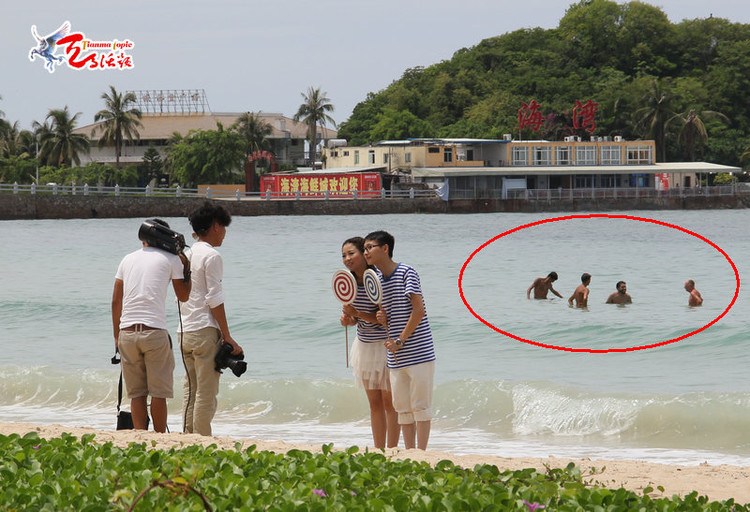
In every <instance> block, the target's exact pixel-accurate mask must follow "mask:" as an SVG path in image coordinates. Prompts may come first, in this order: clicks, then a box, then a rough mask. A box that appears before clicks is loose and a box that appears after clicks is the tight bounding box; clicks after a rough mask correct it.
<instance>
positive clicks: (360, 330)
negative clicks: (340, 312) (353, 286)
mask: <svg viewBox="0 0 750 512" xmlns="http://www.w3.org/2000/svg"><path fill="white" fill-rule="evenodd" d="M352 306H354V309H356V310H357V311H362V312H363V313H375V312H376V311H377V310H378V306H377V304H373V303H372V302H370V298H369V297H368V296H367V293H366V292H365V287H364V286H362V285H359V286H357V296H356V297H355V298H354V302H352ZM357 338H358V339H359V341H361V342H363V343H374V342H376V341H383V340H384V339H385V338H386V334H385V328H384V327H383V326H382V325H380V324H371V323H370V322H366V321H364V320H362V319H361V318H357Z"/></svg>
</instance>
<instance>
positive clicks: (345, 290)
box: [331, 270, 357, 368]
mask: <svg viewBox="0 0 750 512" xmlns="http://www.w3.org/2000/svg"><path fill="white" fill-rule="evenodd" d="M331 286H332V287H333V294H334V295H335V296H336V298H337V299H338V300H339V301H340V302H341V303H342V304H351V303H352V302H354V298H355V297H356V296H357V280H356V279H355V278H354V276H353V275H352V273H351V272H349V271H348V270H337V271H336V272H334V273H333V279H331ZM344 335H345V339H346V367H347V368H349V329H348V328H347V327H344Z"/></svg>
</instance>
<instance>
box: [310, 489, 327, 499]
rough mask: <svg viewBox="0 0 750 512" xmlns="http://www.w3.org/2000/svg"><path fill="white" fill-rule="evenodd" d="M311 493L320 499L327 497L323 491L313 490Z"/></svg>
mask: <svg viewBox="0 0 750 512" xmlns="http://www.w3.org/2000/svg"><path fill="white" fill-rule="evenodd" d="M312 492H313V494H317V495H318V496H320V497H321V498H327V497H328V495H327V494H326V492H325V491H324V490H323V489H313V490H312Z"/></svg>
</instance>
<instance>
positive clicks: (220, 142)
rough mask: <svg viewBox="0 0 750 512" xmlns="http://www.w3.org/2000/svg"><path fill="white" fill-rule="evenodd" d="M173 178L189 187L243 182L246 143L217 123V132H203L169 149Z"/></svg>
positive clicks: (194, 133) (194, 134)
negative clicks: (242, 171) (242, 170)
mask: <svg viewBox="0 0 750 512" xmlns="http://www.w3.org/2000/svg"><path fill="white" fill-rule="evenodd" d="M168 154H169V161H170V166H171V173H172V179H173V180H176V181H178V182H180V183H182V184H183V185H185V186H194V185H198V184H203V183H241V182H242V181H243V180H244V175H243V174H242V173H241V172H240V171H241V169H242V164H243V162H244V159H245V141H244V140H243V138H242V136H241V135H240V134H239V133H237V132H235V131H233V130H225V129H224V127H223V126H222V125H221V123H216V130H199V131H195V132H191V133H190V134H188V136H187V137H184V138H182V139H180V140H179V141H177V142H175V143H174V144H172V145H171V146H170V148H169V150H168Z"/></svg>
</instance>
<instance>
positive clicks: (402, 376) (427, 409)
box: [390, 361, 435, 425]
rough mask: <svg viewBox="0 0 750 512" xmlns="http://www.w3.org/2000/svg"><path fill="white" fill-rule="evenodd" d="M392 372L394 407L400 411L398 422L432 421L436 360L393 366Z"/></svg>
mask: <svg viewBox="0 0 750 512" xmlns="http://www.w3.org/2000/svg"><path fill="white" fill-rule="evenodd" d="M390 374H391V393H392V394H393V408H394V409H396V412H397V413H398V423H399V424H400V425H409V424H411V423H414V422H415V421H430V420H431V419H432V409H431V408H432V382H433V380H434V377H435V361H430V362H429V363H420V364H415V365H414V366H407V367H405V368H391V369H390Z"/></svg>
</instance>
